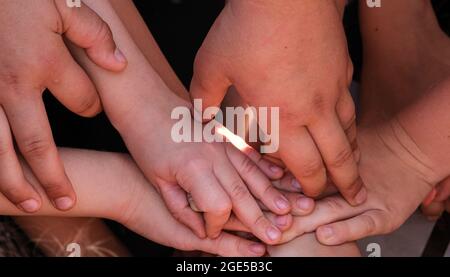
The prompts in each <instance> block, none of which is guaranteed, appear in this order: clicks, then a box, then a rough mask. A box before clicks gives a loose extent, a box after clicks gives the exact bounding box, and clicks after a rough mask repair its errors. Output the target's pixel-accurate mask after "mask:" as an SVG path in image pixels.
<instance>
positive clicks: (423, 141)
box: [398, 79, 450, 183]
mask: <svg viewBox="0 0 450 277" xmlns="http://www.w3.org/2000/svg"><path fill="white" fill-rule="evenodd" d="M449 111H450V79H447V80H446V81H443V82H441V83H440V84H439V85H438V86H437V87H435V88H432V89H431V92H430V93H428V94H427V95H426V97H422V98H421V99H420V100H419V101H417V102H416V103H415V104H414V105H412V106H411V107H408V108H407V109H406V110H405V111H403V112H402V113H400V114H399V116H398V122H399V124H401V127H402V128H403V129H404V130H405V131H406V133H407V134H409V136H410V137H411V139H412V147H411V148H413V149H415V148H417V149H418V150H420V152H421V153H420V154H417V155H416V156H420V155H422V154H423V155H424V156H425V157H426V159H425V160H424V166H425V167H428V168H430V169H431V171H432V172H433V178H432V181H433V183H435V182H436V183H437V182H439V181H441V180H442V179H443V178H445V177H447V176H448V175H449V174H450V155H449V154H448V153H450V113H449ZM411 148H410V149H409V151H410V152H411V153H413V154H415V151H414V150H411Z"/></svg>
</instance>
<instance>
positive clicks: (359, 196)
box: [355, 187, 367, 205]
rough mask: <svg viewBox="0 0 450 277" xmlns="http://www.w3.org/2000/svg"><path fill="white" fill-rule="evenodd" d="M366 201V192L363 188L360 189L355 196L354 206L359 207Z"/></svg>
mask: <svg viewBox="0 0 450 277" xmlns="http://www.w3.org/2000/svg"><path fill="white" fill-rule="evenodd" d="M366 199H367V190H366V188H365V187H362V188H361V190H360V191H359V192H358V194H357V195H356V196H355V202H356V205H361V204H362V203H364V202H365V201H366Z"/></svg>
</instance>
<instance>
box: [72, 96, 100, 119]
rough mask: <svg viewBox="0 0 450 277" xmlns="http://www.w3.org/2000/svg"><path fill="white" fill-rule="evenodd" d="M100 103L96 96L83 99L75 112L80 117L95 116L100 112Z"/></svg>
mask: <svg viewBox="0 0 450 277" xmlns="http://www.w3.org/2000/svg"><path fill="white" fill-rule="evenodd" d="M98 106H99V101H98V100H97V97H96V96H89V97H82V99H80V101H79V102H78V105H77V107H76V108H75V110H74V112H75V113H77V114H80V115H86V116H95V115H96V113H97V111H98Z"/></svg>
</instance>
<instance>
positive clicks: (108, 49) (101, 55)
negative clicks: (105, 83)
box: [55, 0, 127, 72]
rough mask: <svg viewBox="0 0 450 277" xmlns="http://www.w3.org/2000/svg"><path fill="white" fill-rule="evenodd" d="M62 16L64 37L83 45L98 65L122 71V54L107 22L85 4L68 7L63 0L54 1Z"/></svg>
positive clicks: (125, 63) (125, 62)
mask: <svg viewBox="0 0 450 277" xmlns="http://www.w3.org/2000/svg"><path fill="white" fill-rule="evenodd" d="M55 3H56V7H57V9H58V11H59V13H60V15H61V18H62V25H63V27H62V30H61V33H62V34H64V35H65V36H66V37H67V39H69V40H70V41H71V42H73V43H74V44H76V45H77V46H79V47H81V48H84V49H85V50H86V54H87V55H88V56H89V58H90V59H91V60H92V61H93V62H94V63H95V64H97V65H98V66H100V67H102V68H104V69H107V70H110V71H116V72H117V71H122V70H123V69H125V67H126V65H127V60H126V58H125V56H124V54H123V53H122V52H121V51H120V50H119V49H118V48H117V46H116V44H115V42H114V39H113V35H112V32H111V30H110V28H109V26H108V25H107V24H106V23H105V22H104V21H103V20H102V19H101V18H100V17H99V16H98V15H97V14H96V13H95V12H94V11H92V10H91V9H90V8H89V7H88V6H87V5H82V6H81V7H80V8H76V9H75V8H69V7H68V6H67V5H66V1H64V0H57V1H55Z"/></svg>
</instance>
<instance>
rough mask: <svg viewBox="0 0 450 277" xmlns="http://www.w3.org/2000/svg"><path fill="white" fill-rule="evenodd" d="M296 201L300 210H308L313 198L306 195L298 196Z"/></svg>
mask: <svg viewBox="0 0 450 277" xmlns="http://www.w3.org/2000/svg"><path fill="white" fill-rule="evenodd" d="M296 202H297V207H298V208H299V209H300V210H302V211H309V210H310V209H311V206H312V205H313V204H314V203H313V200H312V199H310V198H307V197H299V198H298V199H297V201H296Z"/></svg>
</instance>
